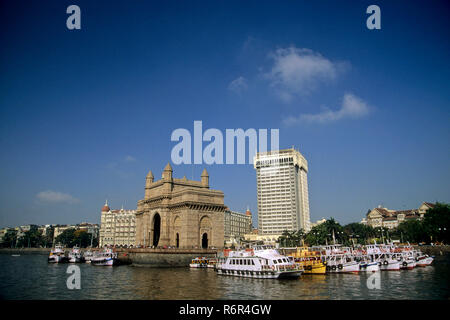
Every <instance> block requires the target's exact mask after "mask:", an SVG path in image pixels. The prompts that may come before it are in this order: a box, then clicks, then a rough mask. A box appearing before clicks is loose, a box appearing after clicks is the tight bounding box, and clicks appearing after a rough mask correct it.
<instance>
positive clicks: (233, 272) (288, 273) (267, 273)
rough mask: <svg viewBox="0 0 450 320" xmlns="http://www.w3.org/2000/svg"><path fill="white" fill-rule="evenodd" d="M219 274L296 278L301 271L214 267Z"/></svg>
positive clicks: (259, 277) (261, 277) (262, 277)
mask: <svg viewBox="0 0 450 320" xmlns="http://www.w3.org/2000/svg"><path fill="white" fill-rule="evenodd" d="M216 272H217V273H218V274H220V275H226V276H235V277H243V278H255V279H283V278H284V279H286V278H298V277H300V275H301V274H302V271H300V270H298V271H250V270H231V269H216Z"/></svg>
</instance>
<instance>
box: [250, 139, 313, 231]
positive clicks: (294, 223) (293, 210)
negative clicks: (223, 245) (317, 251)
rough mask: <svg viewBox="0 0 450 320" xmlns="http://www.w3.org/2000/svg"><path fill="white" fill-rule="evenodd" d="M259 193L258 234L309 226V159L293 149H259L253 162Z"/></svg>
mask: <svg viewBox="0 0 450 320" xmlns="http://www.w3.org/2000/svg"><path fill="white" fill-rule="evenodd" d="M253 165H254V168H255V169H256V184H257V195H258V198H257V199H258V229H259V233H260V235H266V236H279V235H281V234H282V233H283V231H285V230H288V231H297V230H300V229H303V230H304V231H305V232H308V231H309V230H311V225H310V216H309V198H308V197H309V196H308V162H307V161H306V159H305V158H304V157H303V155H302V154H301V153H300V152H298V151H297V150H295V149H293V148H292V149H286V150H277V151H270V152H258V153H257V154H256V156H255V158H254V162H253Z"/></svg>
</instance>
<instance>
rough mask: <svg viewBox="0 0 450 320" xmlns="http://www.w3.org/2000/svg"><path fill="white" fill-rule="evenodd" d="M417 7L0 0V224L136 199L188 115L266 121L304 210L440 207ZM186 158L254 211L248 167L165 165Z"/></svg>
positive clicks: (63, 216) (184, 171)
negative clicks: (300, 169) (296, 181)
mask: <svg viewBox="0 0 450 320" xmlns="http://www.w3.org/2000/svg"><path fill="white" fill-rule="evenodd" d="M71 4H77V5H79V6H80V8H81V30H68V29H67V28H66V19H67V17H68V14H66V8H67V7H68V6H69V5H71ZM371 4H378V5H379V6H380V9H381V30H368V29H367V27H366V19H367V17H368V16H369V15H368V14H366V8H367V7H368V6H369V5H371ZM431 4H432V5H431ZM431 4H430V3H428V2H425V1H423V2H414V1H386V2H384V1H377V2H376V3H375V2H369V1H351V2H350V1H314V2H313V1H276V2H275V1H245V2H242V1H193V2H181V1H159V2H150V1H145V2H144V1H48V2H41V1H39V2H37V1H27V2H24V1H3V2H2V3H1V4H0V24H1V27H0V42H1V43H0V47H1V50H0V119H1V124H0V147H1V153H0V226H14V225H19V224H28V223H36V224H47V223H48V224H49V223H79V222H81V221H89V222H99V220H100V209H101V207H102V205H103V203H104V201H105V199H106V198H107V199H108V201H109V203H110V205H111V207H113V208H120V207H121V206H122V204H123V206H124V207H125V208H128V209H134V208H136V204H137V201H138V200H139V199H142V198H143V195H144V183H145V175H146V174H147V172H148V170H150V169H151V170H152V171H153V173H154V175H155V177H156V178H159V177H160V175H161V173H162V169H163V167H164V166H165V165H166V163H167V162H168V161H169V160H170V154H171V149H172V148H173V147H174V145H175V144H176V143H174V142H171V141H170V136H171V133H172V131H173V130H175V129H177V128H186V129H188V130H190V131H191V132H192V131H193V122H194V120H201V121H202V122H203V127H204V130H206V129H208V128H217V129H219V130H221V131H222V132H225V130H226V129H236V128H243V129H248V128H256V129H258V128H266V129H271V128H275V129H279V130H280V146H281V147H282V148H288V147H291V146H293V145H294V146H295V147H296V148H298V149H300V151H301V152H302V153H303V155H304V156H305V157H306V158H307V160H308V162H309V177H308V178H309V196H310V211H311V219H312V220H313V221H315V220H318V219H320V218H322V217H325V218H328V217H331V216H332V217H335V218H336V219H337V220H338V221H339V222H341V223H349V222H353V221H360V220H361V218H362V217H363V216H364V214H365V213H366V212H367V209H369V208H373V207H375V206H377V205H379V204H382V205H384V206H386V207H388V208H393V209H408V208H416V207H418V206H419V205H420V203H421V202H422V201H436V200H437V201H442V202H450V193H449V190H450V168H449V160H450V152H449V150H450V148H449V138H450V130H449V120H450V108H449V101H450V99H449V96H450V90H449V85H450V82H449V73H450V68H449V62H448V61H449V58H450V57H449V52H450V50H449V49H450V45H449V30H450V26H449V24H450V22H449V20H448V12H449V7H448V4H447V3H446V2H445V1H433V2H431ZM204 146H206V143H205V144H204ZM204 167H206V168H207V170H208V171H209V173H210V185H211V187H212V188H214V189H218V190H222V191H223V192H224V194H225V203H226V205H228V206H229V207H230V208H231V209H233V210H237V211H245V209H246V207H247V206H249V207H250V209H251V210H252V212H253V213H254V215H255V218H256V213H257V207H256V177H255V171H254V169H253V166H252V165H209V166H207V165H178V166H175V165H173V168H174V176H175V177H179V178H181V177H183V175H186V176H187V177H188V178H191V177H192V176H193V177H194V178H195V179H199V178H200V174H201V171H202V170H203V168H204Z"/></svg>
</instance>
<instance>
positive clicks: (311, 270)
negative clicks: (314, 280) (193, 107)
mask: <svg viewBox="0 0 450 320" xmlns="http://www.w3.org/2000/svg"><path fill="white" fill-rule="evenodd" d="M288 255H289V256H291V257H293V258H294V261H295V262H296V263H297V264H298V265H300V266H302V267H303V269H304V270H305V271H304V273H305V274H325V272H326V266H325V264H324V263H323V262H322V260H321V258H320V252H319V251H310V250H309V248H308V247H297V251H296V252H292V253H290V254H288Z"/></svg>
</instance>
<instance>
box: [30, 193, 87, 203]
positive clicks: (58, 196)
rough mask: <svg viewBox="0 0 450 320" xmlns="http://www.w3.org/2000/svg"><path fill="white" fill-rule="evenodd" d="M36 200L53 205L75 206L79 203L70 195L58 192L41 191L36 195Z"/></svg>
mask: <svg viewBox="0 0 450 320" xmlns="http://www.w3.org/2000/svg"><path fill="white" fill-rule="evenodd" d="M36 198H38V199H39V200H41V201H43V202H51V203H68V204H73V203H77V202H79V200H78V199H77V198H74V197H72V196H71V195H70V194H67V193H62V192H57V191H51V190H47V191H41V192H39V193H38V194H37V195H36Z"/></svg>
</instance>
